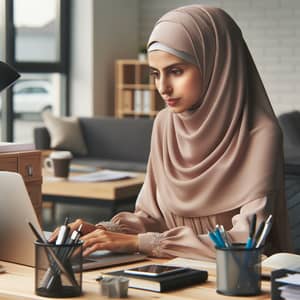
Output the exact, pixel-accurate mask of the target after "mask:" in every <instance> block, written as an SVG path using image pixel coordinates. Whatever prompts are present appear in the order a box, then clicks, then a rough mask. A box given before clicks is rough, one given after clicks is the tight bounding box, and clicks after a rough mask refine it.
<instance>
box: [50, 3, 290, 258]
mask: <svg viewBox="0 0 300 300" xmlns="http://www.w3.org/2000/svg"><path fill="white" fill-rule="evenodd" d="M148 59H149V65H150V70H151V75H152V76H154V80H155V84H156V87H157V89H158V91H159V93H160V95H161V96H162V98H163V99H164V101H165V102H166V106H167V107H166V108H165V109H163V110H162V111H161V112H160V113H159V114H158V115H157V117H156V119H155V123H154V127H153V132H152V141H151V151H150V156H149V162H148V167H147V174H146V179H145V182H144V185H143V187H142V189H141V191H140V194H139V196H138V199H137V203H136V210H135V212H134V213H129V212H122V213H119V214H117V215H116V216H115V217H113V218H112V220H111V221H110V222H102V223H99V224H98V225H96V226H94V225H91V224H87V223H84V222H83V221H82V220H77V221H76V222H74V223H73V224H71V227H72V229H74V228H77V227H78V226H79V225H80V224H81V223H83V224H84V236H83V237H82V240H83V241H84V248H85V251H84V255H88V254H89V253H91V252H93V251H95V250H98V249H109V250H112V251H128V252H135V251H140V252H143V253H146V254H148V255H150V256H156V257H172V256H181V257H187V258H199V259H203V258H214V257H215V250H214V245H213V243H212V242H211V241H210V239H209V238H208V235H207V232H208V231H209V230H212V229H214V228H215V226H216V225H217V224H222V225H223V226H224V227H225V229H226V230H227V231H228V235H229V237H230V239H231V240H232V241H233V242H245V241H246V239H247V236H248V235H249V222H250V219H251V216H252V215H253V214H256V215H257V222H258V223H259V222H261V221H262V220H263V219H265V218H266V217H267V215H268V214H270V213H272V215H273V218H274V220H275V222H274V225H273V228H272V231H271V234H270V238H269V240H270V243H269V245H268V247H266V252H269V253H271V252H275V251H280V250H288V249H289V242H288V234H287V213H286V207H285V201H284V190H283V173H282V165H283V164H282V136H281V131H280V129H279V126H278V124H277V120H276V117H275V115H274V113H273V110H272V108H271V105H270V103H269V100H268V97H267V95H266V92H265V89H264V87H263V84H262V82H261V80H260V77H259V74H258V72H257V70H256V68H255V65H254V63H253V60H252V58H251V55H250V53H249V51H248V49H247V46H246V43H245V41H244V40H243V37H242V34H241V32H240V29H239V28H238V26H237V25H236V24H235V22H234V21H233V20H232V19H231V18H230V17H229V16H228V15H227V14H226V13H225V12H224V11H223V10H221V9H218V8H212V7H203V6H200V5H192V6H186V7H181V8H178V9H175V10H173V11H170V12H169V13H167V14H165V15H164V16H163V17H162V18H161V19H160V20H159V21H158V22H157V23H156V25H155V27H154V29H153V31H152V33H151V36H150V38H149V42H148ZM279 212H280V213H279ZM279 224H280V226H279ZM55 236H56V233H55V234H54V235H53V238H52V240H53V239H54V238H55Z"/></svg>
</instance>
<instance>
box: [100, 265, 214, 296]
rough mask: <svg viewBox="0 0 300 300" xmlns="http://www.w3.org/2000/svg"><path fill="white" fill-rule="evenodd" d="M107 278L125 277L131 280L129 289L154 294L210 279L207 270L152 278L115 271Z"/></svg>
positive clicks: (192, 270) (108, 274)
mask: <svg viewBox="0 0 300 300" xmlns="http://www.w3.org/2000/svg"><path fill="white" fill-rule="evenodd" d="M103 275H105V276H124V277H128V278H129V287H131V288H136V289H142V290H148V291H153V292H167V291H171V290H175V289H180V288H184V287H189V286H192V285H195V284H200V283H203V282H205V281H206V280H207V278H208V272H207V271H205V270H195V269H188V268H187V269H186V270H184V271H181V272H178V273H173V274H169V275H163V276H157V277H150V276H145V275H133V274H127V273H125V272H124V271H114V272H109V273H105V274H103Z"/></svg>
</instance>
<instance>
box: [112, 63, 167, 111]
mask: <svg viewBox="0 0 300 300" xmlns="http://www.w3.org/2000/svg"><path fill="white" fill-rule="evenodd" d="M115 67H116V69H115V74H116V85H115V115H116V116H117V117H130V116H132V117H139V116H140V117H147V116H148V117H155V116H156V115H157V113H158V112H159V111H160V110H161V109H162V108H163V107H164V102H163V100H162V99H161V97H160V95H159V93H158V92H157V90H156V88H155V85H154V82H153V79H152V78H150V76H149V66H148V63H147V62H146V61H139V60H133V59H129V60H128V59H123V60H117V61H116V66H115Z"/></svg>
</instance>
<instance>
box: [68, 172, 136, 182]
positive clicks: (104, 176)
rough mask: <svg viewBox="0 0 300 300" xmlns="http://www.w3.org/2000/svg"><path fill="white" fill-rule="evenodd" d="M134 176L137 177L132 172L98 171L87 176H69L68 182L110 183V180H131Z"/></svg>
mask: <svg viewBox="0 0 300 300" xmlns="http://www.w3.org/2000/svg"><path fill="white" fill-rule="evenodd" d="M136 176H137V174H136V173H133V172H122V171H113V170H100V171H97V172H93V173H89V174H84V175H78V176H71V177H69V181H77V182H99V181H111V180H119V179H125V178H133V177H136Z"/></svg>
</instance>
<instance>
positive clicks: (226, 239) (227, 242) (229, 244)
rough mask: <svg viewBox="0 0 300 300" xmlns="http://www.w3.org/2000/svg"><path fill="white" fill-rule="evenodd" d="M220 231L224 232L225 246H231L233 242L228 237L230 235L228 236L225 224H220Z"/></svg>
mask: <svg viewBox="0 0 300 300" xmlns="http://www.w3.org/2000/svg"><path fill="white" fill-rule="evenodd" d="M220 232H221V234H222V237H223V240H224V243H225V246H226V247H230V246H231V243H230V242H229V239H228V236H227V232H226V230H225V229H224V226H223V225H220Z"/></svg>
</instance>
